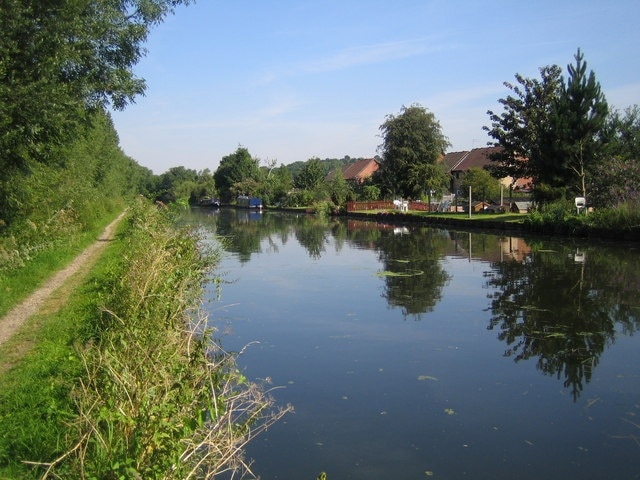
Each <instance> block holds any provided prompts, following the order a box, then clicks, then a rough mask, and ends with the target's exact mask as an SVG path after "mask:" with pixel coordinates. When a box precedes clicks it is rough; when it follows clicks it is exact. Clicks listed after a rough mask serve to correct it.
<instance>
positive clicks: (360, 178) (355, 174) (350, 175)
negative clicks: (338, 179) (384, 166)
mask: <svg viewBox="0 0 640 480" xmlns="http://www.w3.org/2000/svg"><path fill="white" fill-rule="evenodd" d="M378 168H380V164H379V163H378V161H377V160H376V159H375V158H363V159H361V160H356V161H355V162H353V163H351V164H349V165H347V166H346V167H344V168H343V169H342V175H343V176H344V179H345V180H347V181H349V182H353V183H364V182H365V181H366V180H367V179H369V178H370V177H371V176H372V175H373V174H374V173H375V172H376V171H377V170H378ZM333 174H334V172H333V171H332V172H329V175H327V180H331V179H332V178H333Z"/></svg>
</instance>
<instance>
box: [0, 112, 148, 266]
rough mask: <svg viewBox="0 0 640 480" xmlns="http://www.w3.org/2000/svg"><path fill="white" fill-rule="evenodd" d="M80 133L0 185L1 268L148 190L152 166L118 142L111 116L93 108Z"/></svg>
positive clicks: (88, 225)
mask: <svg viewBox="0 0 640 480" xmlns="http://www.w3.org/2000/svg"><path fill="white" fill-rule="evenodd" d="M88 120H90V123H88V124H87V125H86V127H85V128H84V129H83V131H82V134H81V135H80V134H79V133H78V135H77V136H76V137H75V139H74V140H73V141H70V142H67V143H66V144H64V145H60V146H58V147H56V148H55V149H51V157H52V158H55V160H56V161H55V162H53V161H52V162H50V163H33V164H32V165H31V167H30V169H29V170H14V171H13V173H12V174H11V175H10V176H8V177H9V178H7V179H6V180H3V182H2V183H1V184H0V196H1V201H0V272H1V271H2V270H6V269H10V268H16V267H19V266H21V265H23V264H24V263H25V262H26V261H28V260H29V259H30V258H32V257H33V256H34V255H35V254H37V253H38V252H41V251H43V250H46V249H48V248H50V247H51V246H53V245H54V244H55V243H56V242H66V241H68V238H69V237H70V236H72V235H74V234H77V233H80V232H82V231H84V230H87V229H89V228H91V227H92V226H93V225H95V222H98V221H99V220H100V219H101V218H103V217H104V216H105V215H106V214H109V213H111V212H113V211H115V210H116V209H120V208H122V206H123V203H122V201H123V199H124V198H126V197H131V196H132V195H133V194H137V193H144V192H146V190H147V188H148V186H149V184H150V180H151V178H152V175H151V171H150V170H148V169H146V168H143V167H140V166H139V165H138V164H137V163H136V162H134V161H133V160H132V159H131V158H129V157H127V156H126V155H125V154H124V153H123V152H122V150H121V149H120V147H119V146H118V136H117V134H116V132H115V130H114V128H113V125H112V123H111V120H110V118H109V116H108V115H107V114H105V113H103V112H101V111H100V110H96V111H95V112H94V113H93V114H92V115H91V117H90V118H88Z"/></svg>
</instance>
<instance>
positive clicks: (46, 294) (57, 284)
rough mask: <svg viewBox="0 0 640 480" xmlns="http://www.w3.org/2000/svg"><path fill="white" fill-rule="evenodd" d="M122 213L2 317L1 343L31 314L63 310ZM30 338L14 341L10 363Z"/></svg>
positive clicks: (0, 320) (19, 354) (16, 357)
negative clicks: (89, 243)
mask: <svg viewBox="0 0 640 480" xmlns="http://www.w3.org/2000/svg"><path fill="white" fill-rule="evenodd" d="M123 216H124V212H123V213H121V214H120V215H119V216H118V218H116V219H115V220H114V221H113V222H111V223H110V224H109V225H108V226H107V228H105V230H104V232H102V235H101V236H100V237H99V238H98V240H97V241H96V242H94V243H93V244H91V245H90V246H89V247H87V248H86V249H85V250H84V251H83V252H82V253H81V254H80V255H78V256H77V257H76V258H75V259H73V261H72V262H71V263H70V264H69V265H67V266H66V267H65V268H64V269H63V270H60V271H59V272H58V273H56V274H55V275H54V276H53V277H51V278H50V279H48V280H47V281H45V282H44V283H43V284H42V285H41V286H40V287H38V289H37V290H36V291H34V292H33V293H32V294H31V295H30V296H29V297H28V298H27V299H26V300H24V301H23V302H22V303H20V304H19V305H17V306H16V307H14V308H13V309H12V310H10V311H9V313H7V314H6V315H5V316H4V317H3V318H1V319H0V346H2V345H3V344H4V343H6V342H7V341H8V340H10V339H11V338H12V337H13V336H14V335H15V334H16V333H17V332H19V331H20V329H21V328H22V327H23V326H24V325H25V323H26V322H27V320H29V319H30V318H31V317H33V316H35V315H37V314H41V313H42V314H53V313H56V312H57V311H58V310H60V308H61V307H62V306H63V305H64V304H65V303H66V301H67V299H68V298H69V295H71V292H73V290H74V289H75V288H77V287H78V286H79V285H80V284H81V283H82V281H83V280H84V279H85V278H86V276H87V274H88V273H89V271H90V270H91V267H92V266H93V265H94V263H95V262H96V260H97V259H98V258H99V257H100V254H101V253H102V251H103V250H104V249H105V248H106V245H107V243H108V242H109V241H111V240H113V239H114V235H115V230H116V227H117V225H118V222H120V220H121V219H122V217H123ZM36 328H37V326H36ZM27 337H29V335H26V336H24V338H20V339H19V340H18V341H17V342H14V345H12V348H11V352H8V354H9V355H8V356H9V363H13V361H15V360H17V359H18V358H19V357H21V356H22V354H24V353H25V352H26V351H27V350H28V349H29V347H30V346H31V343H32V342H31V340H30V339H29V338H27ZM9 366H10V365H7V364H0V372H2V371H4V370H6V369H7V368H8V367H9Z"/></svg>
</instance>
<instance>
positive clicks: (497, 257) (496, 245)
mask: <svg viewBox="0 0 640 480" xmlns="http://www.w3.org/2000/svg"><path fill="white" fill-rule="evenodd" d="M449 236H450V238H451V240H452V243H451V246H452V251H449V252H447V255H451V256H453V257H462V258H468V259H469V261H471V260H472V259H473V260H480V261H485V262H489V263H494V262H506V261H509V260H515V261H516V262H523V261H524V260H525V258H526V257H527V256H528V255H529V254H530V253H531V247H530V246H529V245H527V243H526V242H525V241H524V239H523V238H520V237H505V236H502V237H501V236H497V235H495V234H486V233H471V232H456V231H452V232H449Z"/></svg>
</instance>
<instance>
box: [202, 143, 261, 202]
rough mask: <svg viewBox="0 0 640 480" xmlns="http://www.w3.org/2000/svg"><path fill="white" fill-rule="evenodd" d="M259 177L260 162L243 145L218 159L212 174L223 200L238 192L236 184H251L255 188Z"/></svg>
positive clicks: (248, 192)
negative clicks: (216, 166) (217, 164)
mask: <svg viewBox="0 0 640 480" xmlns="http://www.w3.org/2000/svg"><path fill="white" fill-rule="evenodd" d="M260 177H261V172H260V162H259V160H257V159H254V158H252V157H251V154H249V150H247V149H246V148H245V147H238V149H237V150H236V151H235V152H234V153H232V154H230V155H227V156H225V157H223V158H222V160H221V161H220V165H219V166H218V168H217V169H216V171H215V173H214V174H213V179H214V180H215V184H216V187H217V188H218V191H219V192H220V196H221V197H222V199H223V200H225V201H228V200H230V199H231V198H233V196H234V195H235V194H236V193H238V192H237V191H236V190H237V189H236V186H237V185H239V184H242V185H253V187H254V188H257V181H258V180H259V179H260ZM241 193H246V194H254V193H255V192H251V191H244V192H241Z"/></svg>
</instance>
